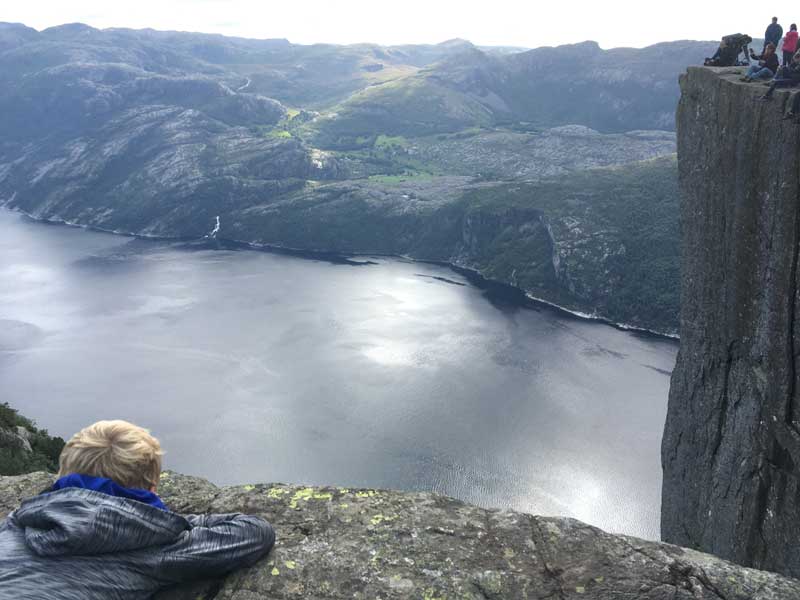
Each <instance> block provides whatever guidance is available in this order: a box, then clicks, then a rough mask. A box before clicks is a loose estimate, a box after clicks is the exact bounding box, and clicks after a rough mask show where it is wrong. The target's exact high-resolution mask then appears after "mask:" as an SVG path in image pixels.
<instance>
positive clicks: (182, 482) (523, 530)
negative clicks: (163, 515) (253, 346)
mask: <svg viewBox="0 0 800 600" xmlns="http://www.w3.org/2000/svg"><path fill="white" fill-rule="evenodd" d="M51 482H52V476H51V475H48V474H45V473H32V474H29V475H24V476H19V477H0V518H3V517H4V516H5V515H6V514H7V513H8V512H9V511H11V510H13V509H14V508H15V507H16V506H17V505H18V504H19V502H20V500H21V499H23V498H25V497H27V496H30V495H33V494H36V493H38V492H40V491H41V490H43V489H45V488H46V487H47V486H48V485H50V483H51ZM160 492H161V494H162V496H163V497H164V499H165V501H166V502H167V504H168V505H169V506H170V507H171V508H172V509H173V510H176V511H178V512H205V511H215V512H231V511H241V512H248V513H252V514H258V515H261V516H263V517H265V518H267V519H268V520H269V521H270V522H272V523H273V524H274V525H275V527H276V530H277V535H278V542H277V545H276V547H275V548H274V549H273V551H272V552H271V554H270V555H269V556H268V557H267V558H265V559H264V560H262V561H261V562H259V563H258V564H256V565H255V566H253V567H252V568H249V569H245V570H242V571H240V572H238V573H235V574H233V575H231V576H230V577H228V579H227V580H226V581H224V582H201V583H199V584H197V585H188V586H185V587H183V588H180V589H176V590H172V591H170V592H168V593H163V594H161V595H160V596H159V598H160V600H184V599H186V600H189V599H191V600H197V599H200V598H206V599H209V598H219V599H229V600H256V599H258V598H284V599H290V598H350V599H353V598H355V599H365V598H384V599H391V598H418V599H424V600H444V599H455V598H458V599H461V600H467V599H473V600H488V599H491V600H499V599H516V598H520V599H521V598H530V599H541V600H544V599H545V598H558V599H560V600H571V599H580V598H596V599H598V600H604V599H605V600H612V599H614V600H619V599H621V598H640V599H647V600H661V599H663V600H667V599H669V600H697V599H704V600H723V599H724V600H800V582H797V581H793V580H790V579H786V578H783V577H781V576H779V575H775V574H771V573H765V572H760V571H754V570H751V569H746V568H743V567H738V566H736V565H733V564H730V563H727V562H724V561H722V560H719V559H717V558H714V557H712V556H708V555H705V554H701V553H699V552H695V551H693V550H687V549H683V548H678V547H676V546H670V545H668V544H659V543H655V542H645V541H643V540H638V539H635V538H630V537H625V536H616V535H611V534H608V533H605V532H603V531H600V530H599V529H596V528H594V527H590V526H588V525H585V524H583V523H580V522H578V521H574V520H571V519H560V518H549V517H534V516H531V515H526V514H522V513H516V512H512V511H498V510H486V509H482V508H477V507H474V506H469V505H467V504H464V503H462V502H459V501H457V500H453V499H450V498H445V497H442V496H437V495H434V494H427V493H404V492H391V491H381V490H347V489H341V488H330V487H326V488H310V487H297V486H287V485H280V484H275V485H244V486H236V487H225V488H217V487H215V486H213V485H212V484H210V483H209V482H207V481H205V480H202V479H197V478H193V477H186V476H182V475H178V474H175V473H165V474H164V475H163V476H162V481H161V488H160Z"/></svg>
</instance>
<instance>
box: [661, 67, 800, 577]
mask: <svg viewBox="0 0 800 600" xmlns="http://www.w3.org/2000/svg"><path fill="white" fill-rule="evenodd" d="M739 75H740V73H739V70H737V69H708V68H700V67H697V68H690V69H689V71H688V73H687V74H686V75H685V76H684V77H683V78H682V80H681V86H682V89H683V95H682V97H681V102H680V105H679V109H678V134H679V135H678V140H679V157H680V159H679V170H680V181H681V191H682V201H681V218H682V223H683V251H682V252H683V282H682V286H681V288H682V291H681V297H682V314H681V348H680V352H679V354H678V361H677V366H676V368H675V371H674V372H673V375H672V385H671V389H670V398H669V411H668V417H667V424H666V429H665V432H664V440H663V450H662V460H663V466H664V487H663V507H662V535H663V536H664V539H666V540H668V541H670V542H673V543H678V544H681V545H685V546H690V547H693V548H698V549H701V550H703V551H707V552H713V553H714V554H717V555H720V556H723V557H725V558H727V559H730V560H734V561H736V562H738V563H741V564H745V565H750V566H755V567H757V568H764V569H770V570H775V571H779V572H783V573H786V574H790V575H792V576H795V577H797V576H800V555H798V553H797V547H798V546H797V535H796V533H795V532H796V531H797V529H798V527H800V502H799V501H798V498H800V496H799V495H798V492H799V491H800V472H798V465H800V420H798V419H799V417H798V409H799V408H800V399H799V398H798V390H800V387H799V386H798V373H800V369H799V368H798V347H799V346H800V337H798V336H799V334H798V331H800V328H798V322H797V321H798V314H799V313H798V302H800V297H799V296H798V285H797V282H798V269H800V264H799V263H798V247H800V211H798V206H799V204H798V199H800V183H798V172H800V144H798V135H797V133H798V130H797V126H796V125H795V124H793V123H792V122H791V121H785V120H782V117H783V115H784V111H785V110H788V106H787V102H788V99H789V95H790V94H789V93H788V92H781V93H778V94H776V97H775V99H774V100H773V101H772V102H760V101H758V97H759V96H761V95H762V94H763V90H764V88H763V87H762V86H761V85H757V84H752V85H751V84H743V83H741V82H740V81H739V80H738V78H739Z"/></svg>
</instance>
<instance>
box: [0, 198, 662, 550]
mask: <svg viewBox="0 0 800 600" xmlns="http://www.w3.org/2000/svg"><path fill="white" fill-rule="evenodd" d="M355 260H356V261H366V260H367V259H355ZM369 262H372V263H375V264H363V265H360V266H358V265H353V264H346V263H345V264H334V263H331V262H325V261H320V260H310V259H307V258H298V257H292V256H284V255H278V254H272V253H266V252H257V251H241V250H224V249H223V250H220V249H215V248H211V247H209V244H203V245H200V244H187V243H179V242H164V241H149V240H139V239H133V238H129V237H123V236H115V235H111V234H105V233H97V232H91V231H85V230H82V229H78V228H70V227H66V226H56V225H46V224H41V223H36V222H33V221H31V220H29V219H27V218H25V217H23V216H21V215H18V214H15V213H11V212H8V211H3V210H0V282H2V284H0V390H1V392H0V401H3V402H9V403H10V404H11V405H12V406H14V407H16V408H18V409H19V410H20V411H21V412H22V413H23V414H26V415H27V416H30V417H32V418H34V419H35V420H36V421H37V422H38V424H39V425H40V426H43V427H46V428H47V429H49V430H50V432H51V433H54V434H57V435H61V436H64V437H66V436H68V435H70V434H71V433H73V432H74V431H76V430H77V429H79V428H80V427H82V426H84V425H86V424H87V423H90V422H92V421H95V420H97V419H110V418H124V419H128V420H131V421H134V422H136V423H140V424H142V425H145V426H147V427H149V428H151V429H152V430H153V432H154V433H155V434H156V435H157V436H158V437H159V438H160V439H161V440H162V443H163V445H164V447H165V448H166V451H167V454H166V456H165V467H167V468H170V469H174V470H178V471H182V472H186V473H191V474H195V475H200V476H204V477H207V478H209V479H211V480H212V481H214V482H216V483H220V484H234V483H248V482H274V481H282V482H293V483H294V482H296V483H308V484H334V485H342V486H351V487H352V486H365V487H388V488H397V489H408V490H432V491H436V492H440V493H444V494H448V495H452V496H455V497H458V498H461V499H463V500H466V501H469V502H473V503H476V504H480V505H484V506H496V507H511V508H516V509H520V510H524V511H527V512H535V513H539V514H558V515H565V516H573V517H576V518H579V519H581V520H584V521H586V522H589V523H591V524H594V525H598V526H600V527H603V528H605V529H607V530H611V531H615V532H623V533H628V534H632V535H638V536H642V537H646V538H653V539H654V538H657V537H658V534H659V526H658V522H659V516H658V515H659V497H660V486H661V467H660V459H659V445H660V439H661V432H662V427H663V423H664V416H665V412H666V400H667V391H668V387H669V371H670V370H671V369H672V366H673V364H674V361H675V355H676V350H677V344H675V343H674V342H671V341H669V340H663V339H658V338H654V337H651V336H643V335H637V334H633V333H629V332H624V331H619V330H617V329H614V328H613V327H609V326H606V325H602V324H599V323H593V322H587V321H581V320H577V319H573V318H570V317H565V316H563V315H560V314H558V313H556V312H555V311H553V310H551V309H549V308H534V307H530V306H524V305H523V304H521V303H516V302H513V301H510V300H508V299H505V298H503V297H502V295H499V296H498V294H497V293H496V292H492V291H491V290H486V289H481V288H479V287H476V286H475V285H472V284H471V283H470V282H469V281H467V280H466V279H465V278H464V277H462V276H461V275H458V274H456V273H453V272H452V271H450V270H449V269H446V268H443V267H437V266H432V265H425V264H419V263H413V262H410V261H403V260H396V259H386V258H370V259H369Z"/></svg>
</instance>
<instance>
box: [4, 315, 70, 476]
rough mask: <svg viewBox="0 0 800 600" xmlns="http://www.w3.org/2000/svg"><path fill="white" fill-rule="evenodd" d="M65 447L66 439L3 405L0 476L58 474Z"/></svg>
mask: <svg viewBox="0 0 800 600" xmlns="http://www.w3.org/2000/svg"><path fill="white" fill-rule="evenodd" d="M4 324H5V323H4ZM0 349H2V348H0ZM63 447H64V440H62V439H61V438H59V437H51V436H50V435H49V434H48V433H47V430H42V429H39V428H38V427H36V425H35V424H34V423H33V422H32V421H31V420H30V419H27V418H25V417H23V416H22V415H20V414H19V413H17V411H16V410H14V409H13V408H11V407H10V406H8V404H0V475H19V474H22V473H28V472H30V471H36V470H47V471H56V470H58V457H59V455H60V454H61V449H62V448H63Z"/></svg>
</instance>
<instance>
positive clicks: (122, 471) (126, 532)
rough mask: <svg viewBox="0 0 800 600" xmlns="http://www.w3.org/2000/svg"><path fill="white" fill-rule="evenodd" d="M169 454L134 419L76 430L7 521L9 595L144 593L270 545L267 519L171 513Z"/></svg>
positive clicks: (65, 597)
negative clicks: (48, 476)
mask: <svg viewBox="0 0 800 600" xmlns="http://www.w3.org/2000/svg"><path fill="white" fill-rule="evenodd" d="M162 454H163V453H162V451H161V445H160V444H159V442H158V440H157V439H156V438H154V437H153V436H152V435H150V433H149V432H148V431H147V430H146V429H142V428H141V427H137V426H136V425H132V424H131V423H127V422H125V421H98V422H97V423H95V424H94V425H90V426H89V427H86V428H85V429H82V430H81V431H79V432H78V433H76V434H75V435H74V436H73V437H72V439H70V440H69V442H67V444H66V446H65V447H64V450H63V451H62V453H61V457H60V459H59V473H58V476H59V479H58V480H57V481H56V483H55V484H54V485H53V487H52V488H51V489H50V490H48V491H46V492H44V493H43V494H40V495H39V496H36V497H34V498H31V499H29V500H25V501H24V502H23V503H22V506H20V508H19V509H17V510H15V511H14V512H12V513H11V514H10V515H8V518H7V519H6V520H5V521H4V522H3V523H0V600H12V599H13V600H32V599H34V598H36V599H37V600H38V599H41V598H48V599H52V600H73V599H74V600H79V599H80V600H95V599H97V600H100V599H104V600H106V599H119V600H133V599H136V600H143V599H146V598H150V597H151V596H152V595H153V594H155V593H156V592H157V591H159V590H161V589H163V588H166V587H169V586H171V585H175V584H178V583H181V582H185V581H190V580H195V579H201V578H202V579H205V578H209V577H218V576H221V575H224V574H226V573H228V572H230V571H232V570H234V569H237V568H239V567H244V566H249V565H252V564H253V563H255V562H256V561H257V560H258V559H259V558H261V557H263V556H264V555H266V554H267V553H268V552H269V550H270V549H271V548H272V545H273V544H274V543H275V533H274V531H273V529H272V526H271V525H270V524H269V523H267V522H266V521H264V520H263V519H260V518H258V517H253V516H247V515H240V514H226V515H187V516H180V515H177V514H175V513H172V512H170V511H169V510H168V509H167V508H166V507H165V506H164V504H163V503H162V502H161V499H160V498H159V497H158V496H157V495H156V489H157V486H158V481H159V476H160V474H161V455H162Z"/></svg>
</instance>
